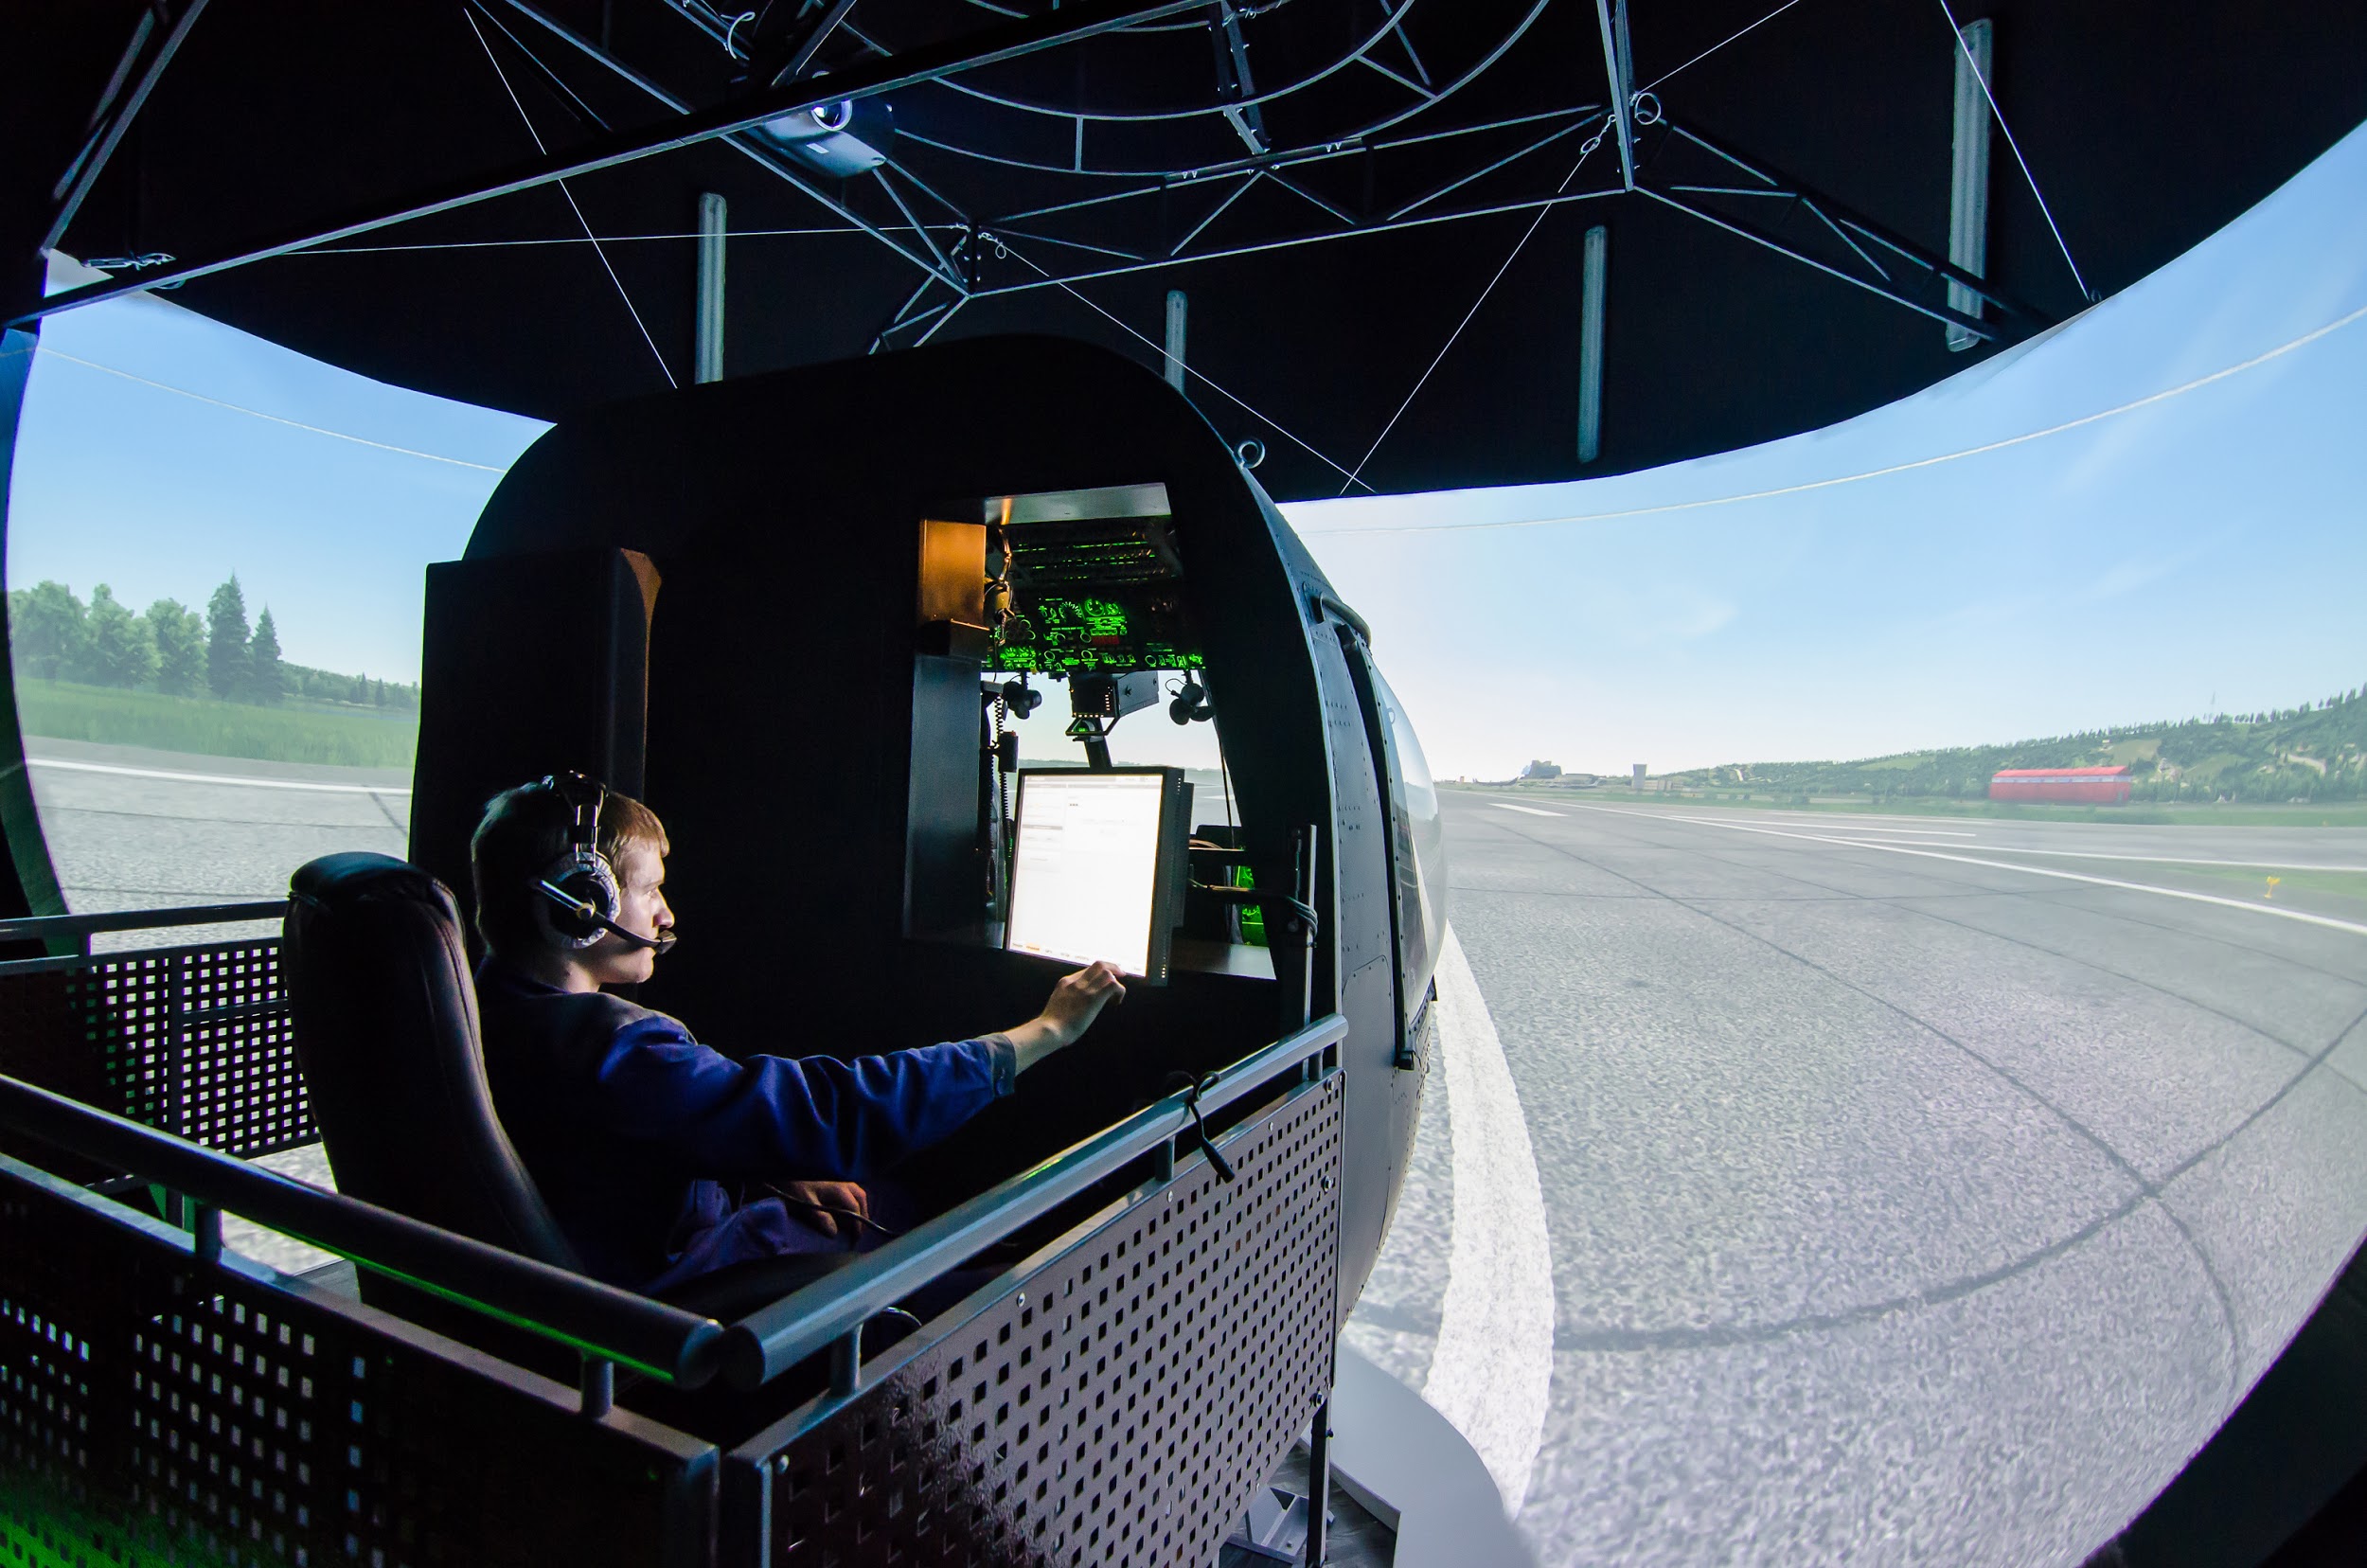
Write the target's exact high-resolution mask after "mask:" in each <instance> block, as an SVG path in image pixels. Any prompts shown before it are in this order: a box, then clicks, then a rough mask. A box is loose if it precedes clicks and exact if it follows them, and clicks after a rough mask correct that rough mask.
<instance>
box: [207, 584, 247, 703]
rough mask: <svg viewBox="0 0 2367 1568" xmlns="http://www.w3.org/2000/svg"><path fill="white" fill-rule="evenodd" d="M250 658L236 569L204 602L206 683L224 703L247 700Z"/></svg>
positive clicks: (244, 600)
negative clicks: (212, 595)
mask: <svg viewBox="0 0 2367 1568" xmlns="http://www.w3.org/2000/svg"><path fill="white" fill-rule="evenodd" d="M250 657H251V656H250V654H249V653H248V650H247V630H246V595H245V594H244V593H243V592H242V591H241V590H240V587H239V576H238V574H237V573H236V572H233V573H232V574H230V580H229V581H228V582H225V583H223V584H222V586H221V587H219V588H217V589H215V590H214V597H212V598H210V599H208V600H206V602H205V684H206V686H209V687H211V688H212V690H213V693H214V695H215V696H217V697H220V698H222V699H223V700H224V701H225V702H239V701H243V700H244V699H245V697H246V686H247V672H248V669H249V667H250Z"/></svg>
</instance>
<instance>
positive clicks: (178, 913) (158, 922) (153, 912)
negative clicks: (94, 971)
mask: <svg viewBox="0 0 2367 1568" xmlns="http://www.w3.org/2000/svg"><path fill="white" fill-rule="evenodd" d="M287 913H288V900H285V899H272V900H258V901H256V902H251V903H226V904H192V905H190V906H188V907H187V908H185V909H116V910H108V911H104V912H100V913H96V914H90V915H23V916H19V917H17V918H15V919H10V920H0V942H24V941H59V940H70V941H72V942H74V943H75V944H76V946H77V947H78V948H79V949H80V952H81V953H82V954H83V955H84V956H85V957H87V956H88V955H89V953H90V939H91V937H93V936H94V935H98V934H99V933H100V932H109V931H147V930H150V929H151V928H157V927H164V926H193V925H229V924H231V923H233V922H235V921H240V920H276V919H278V918H281V917H283V916H285V915H286V914H287ZM23 961H24V960H18V962H23ZM32 961H33V962H36V963H38V962H39V961H40V960H38V959H35V960H32Z"/></svg>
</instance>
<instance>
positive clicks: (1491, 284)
mask: <svg viewBox="0 0 2367 1568" xmlns="http://www.w3.org/2000/svg"><path fill="white" fill-rule="evenodd" d="M1602 145H1603V137H1602V134H1600V133H1597V134H1595V135H1594V136H1593V138H1592V139H1591V140H1589V141H1588V142H1587V144H1586V146H1585V147H1583V148H1581V149H1580V150H1579V151H1578V161H1577V162H1576V163H1574V164H1572V165H1571V166H1570V172H1569V173H1567V174H1565V175H1563V176H1562V177H1561V185H1560V187H1559V188H1557V190H1555V192H1554V194H1555V195H1556V196H1559V195H1560V194H1561V193H1562V192H1563V191H1565V190H1568V189H1569V188H1570V182H1571V181H1572V180H1575V179H1576V178H1577V177H1578V170H1579V169H1584V168H1585V167H1586V160H1587V159H1588V158H1590V157H1592V156H1593V152H1594V150H1595V149H1596V148H1598V147H1600V146H1602ZM1553 210H1554V209H1553V208H1552V207H1550V206H1541V207H1539V208H1538V209H1537V216H1536V217H1534V218H1532V219H1530V220H1529V226H1528V227H1527V229H1525V230H1524V231H1522V235H1521V238H1520V239H1519V240H1518V241H1514V243H1513V246H1512V254H1511V255H1509V256H1507V257H1505V258H1504V265H1503V266H1501V267H1498V268H1497V269H1496V276H1493V277H1491V278H1489V279H1488V280H1487V287H1486V288H1485V289H1482V290H1481V291H1480V294H1479V297H1478V298H1477V299H1474V300H1473V301H1471V308H1470V309H1469V310H1468V311H1466V312H1463V319H1462V320H1461V321H1458V322H1456V323H1455V324H1454V330H1453V331H1451V332H1450V333H1448V334H1447V341H1446V343H1445V344H1444V345H1442V346H1441V347H1440V348H1439V350H1438V352H1437V353H1436V354H1434V355H1433V356H1432V357H1431V362H1430V365H1428V367H1427V368H1425V369H1424V370H1423V371H1422V379H1421V380H1420V381H1417V382H1415V383H1414V390H1413V391H1411V392H1408V393H1407V394H1406V395H1405V401H1403V402H1401V403H1399V404H1397V412H1396V413H1395V414H1392V415H1390V416H1389V422H1388V423H1387V424H1385V425H1382V426H1381V427H1380V434H1379V435H1378V436H1376V437H1373V444H1372V445H1371V446H1369V447H1366V448H1365V449H1364V455H1363V456H1362V457H1361V458H1360V459H1358V461H1357V465H1356V468H1355V470H1354V472H1350V473H1349V474H1348V484H1347V485H1342V486H1341V487H1340V493H1341V494H1342V495H1345V494H1347V493H1348V485H1361V484H1364V481H1363V479H1362V477H1361V475H1362V474H1363V472H1364V465H1365V464H1366V463H1369V462H1371V461H1372V460H1373V454H1374V453H1376V452H1379V450H1380V443H1381V442H1383V441H1385V440H1387V439H1388V438H1389V433H1390V432H1391V431H1393V430H1395V429H1397V421H1398V420H1399V419H1404V418H1405V411H1406V410H1407V409H1409V408H1411V407H1413V406H1414V400H1415V399H1416V398H1418V397H1420V396H1421V395H1422V388H1423V387H1425V386H1427V385H1429V384H1430V378H1431V372H1432V371H1434V370H1436V369H1437V368H1438V365H1439V362H1440V361H1441V360H1444V359H1445V358H1446V357H1447V354H1448V351H1449V350H1450V349H1451V348H1453V347H1454V345H1455V340H1456V339H1457V338H1459V337H1461V336H1462V335H1463V329H1465V328H1466V327H1468V326H1469V325H1471V318H1472V317H1473V316H1475V315H1477V314H1479V312H1480V307H1481V306H1483V305H1485V304H1486V303H1487V296H1488V295H1489V294H1494V293H1495V292H1496V285H1497V284H1499V283H1501V282H1503V281H1504V274H1506V273H1508V272H1510V271H1511V270H1512V264H1513V263H1514V262H1515V261H1518V260H1519V259H1520V258H1521V252H1522V250H1524V249H1526V248H1527V246H1528V242H1529V241H1530V239H1531V238H1532V237H1533V236H1535V234H1536V233H1537V231H1538V228H1539V225H1541V224H1542V223H1544V222H1545V218H1546V215H1547V214H1548V213H1550V212H1552V211H1553ZM1364 488H1365V489H1366V490H1371V489H1372V488H1373V487H1372V486H1370V485H1364Z"/></svg>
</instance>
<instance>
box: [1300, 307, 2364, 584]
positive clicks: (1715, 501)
mask: <svg viewBox="0 0 2367 1568" xmlns="http://www.w3.org/2000/svg"><path fill="white" fill-rule="evenodd" d="M2360 320H2367V305H2362V306H2360V307H2359V308H2358V310H2356V311H2353V312H2351V313H2350V314H2348V315H2346V316H2340V317H2338V318H2337V319H2335V320H2333V321H2329V322H2327V323H2326V324H2325V325H2324V326H2323V327H2320V328H2317V329H2314V330H2310V331H2307V332H2304V333H2303V334H2302V335H2301V336H2300V337H2297V338H2295V339H2293V340H2292V341H2291V342H2290V343H2281V344H2279V345H2277V346H2276V347H2274V348H2270V349H2269V350H2267V351H2266V352H2264V353H2258V354H2254V355H2253V356H2252V357H2251V358H2250V359H2248V360H2243V361H2241V362H2239V363H2237V364H2234V365H2225V366H2223V367H2221V368H2219V369H2217V370H2214V371H2212V372H2211V373H2210V374H2209V375H2204V376H2197V377H2196V378H2195V379H2194V380H2193V381H2189V382H2180V383H2179V384H2178V385H2176V386H2171V387H2164V388H2163V389H2162V390H2161V391H2159V392H2151V393H2147V394H2146V395H2145V397H2142V398H2137V399H2134V400H2132V401H2128V402H2125V403H2118V404H2115V405H2114V406H2112V407H2110V408H2100V409H2097V410H2096V411H2095V412H2094V413H2092V414H2082V415H2081V416H2080V417H2079V418H2077V419H2065V420H2064V421H2063V422H2062V423H2061V424H2053V425H2048V426H2047V427H2046V428H2045V429H2043V430H2026V431H2024V432H2022V433H2021V434H2020V435H2019V436H2007V437H2003V438H2002V439H2001V440H1995V441H1984V442H1982V443H1981V444H1980V445H1979V446H1968V447H1964V448H1961V449H1959V450H1957V451H1955V452H1943V453H1939V454H1934V455H1932V456H1930V457H1917V458H1914V459H1913V460H1911V461H1909V462H1904V463H1892V464H1890V465H1888V466H1887V467H1884V468H1878V469H1867V470H1865V471H1863V472H1859V473H1843V474H1838V475H1835V476H1834V477H1832V478H1829V479H1808V480H1804V481H1802V482H1801V483H1799V484H1797V485H1777V486H1775V487H1773V488H1772V489H1770V490H1750V491H1747V492H1745V493H1743V494H1740V495H1711V496H1704V497H1702V498H1701V499H1700V500H1697V501H1668V502H1664V503H1662V504H1661V505H1659V506H1657V507H1628V508H1623V509H1621V510H1618V511H1603V512H1574V513H1572V514H1570V515H1568V516H1565V517H1520V518H1506V519H1504V520H1502V521H1499V522H1488V523H1397V524H1391V523H1377V524H1371V525H1367V526H1361V527H1360V526H1356V525H1354V524H1350V525H1348V526H1345V527H1341V528H1302V529H1300V530H1299V531H1300V532H1301V534H1302V535H1304V536H1305V537H1307V538H1308V539H1330V538H1333V537H1335V536H1338V535H1344V534H1415V533H1480V532H1492V531H1494V530H1497V529H1501V528H1550V527H1557V526H1560V525H1562V524H1565V523H1610V522H1616V521H1619V520H1622V519H1625V518H1630V517H1658V516H1662V515H1664V514H1666V513H1669V512H1682V511H1700V510H1702V509H1704V508H1710V507H1731V506H1734V505H1735V504H1737V503H1739V502H1744V501H1767V500H1771V499H1773V498H1775V497H1777V496H1784V495H1800V494H1804V493H1806V491H1809V490H1831V489H1833V488H1834V487H1836V486H1839V485H1854V484H1858V483H1860V481H1863V480H1867V479H1882V478H1887V477H1888V476H1890V475H1891V474H1894V473H1908V472H1913V471H1914V470H1916V469H1927V468H1936V467H1938V466H1939V465H1940V464H1942V463H1953V462H1957V461H1959V460H1961V459H1963V458H1967V457H1979V456H1982V455H1983V454H1987V453H1991V452H2002V451H2004V450H2005V449H2006V448H2008V447H2018V446H2022V445H2025V444H2027V443H2028V442H2031V441H2039V440H2044V439H2045V438H2046V437H2050V436H2060V435H2062V434H2063V433H2064V432H2066V431H2072V430H2077V429H2079V428H2081V427H2082V426H2084V425H2091V424H2095V423H2097V422H2099V421H2100V420H2104V419H2117V418H2119V417H2120V416H2121V415H2123V414H2133V413H2135V412H2137V410H2139V409H2141V408H2150V407H2152V406H2153V405H2154V404H2155V403H2159V402H2167V401H2169V400H2170V399H2172V398H2178V397H2183V396H2184V395H2185V394H2187V393H2189V392H2194V391H2198V390H2199V389H2200V388H2202V387H2206V386H2209V385H2211V384H2212V383H2214V382H2222V381H2225V380H2227V379H2228V378H2229V377H2230V376H2239V375H2242V374H2243V373H2244V372H2245V371H2247V370H2251V369H2256V368H2258V367H2259V366H2261V365H2266V364H2268V363H2269V361H2271V360H2275V359H2282V358H2284V357H2285V356H2286V355H2287V354H2289V353H2292V352H2293V351H2294V350H2296V349H2299V348H2305V347H2308V346H2309V345H2311V344H2313V343H2315V342H2317V341H2318V340H2319V339H2320V338H2323V337H2327V336H2330V335H2332V334H2333V333H2336V332H2339V331H2340V330H2342V329H2343V328H2345V327H2348V326H2350V325H2352V324H2353V323H2355V322H2358V321H2360Z"/></svg>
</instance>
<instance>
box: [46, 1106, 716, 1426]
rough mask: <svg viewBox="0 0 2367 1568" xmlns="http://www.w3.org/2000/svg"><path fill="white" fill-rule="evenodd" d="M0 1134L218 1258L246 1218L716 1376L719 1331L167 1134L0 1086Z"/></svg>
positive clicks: (690, 1376) (622, 1359) (628, 1351)
mask: <svg viewBox="0 0 2367 1568" xmlns="http://www.w3.org/2000/svg"><path fill="white" fill-rule="evenodd" d="M0 1128H6V1129H7V1130H8V1131H12V1132H18V1133H22V1134H24V1135H26V1136H28V1137H31V1138H34V1139H37V1140H39V1141H40V1142H42V1143H44V1144H47V1145H49V1146H51V1147H52V1148H55V1149H62V1150H64V1151H65V1152H67V1153H70V1154H79V1155H81V1156H82V1157H84V1158H86V1159H94V1160H98V1161H102V1162H105V1163H106V1164H108V1165H110V1166H111V1167H115V1168H117V1169H122V1170H126V1171H129V1172H131V1173H132V1174H133V1175H134V1176H137V1177H139V1178H141V1179H143V1180H145V1181H151V1182H155V1183H158V1184H159V1185H164V1186H166V1187H169V1188H170V1189H171V1190H173V1191H175V1192H178V1193H181V1194H182V1195H184V1196H185V1197H187V1198H188V1199H191V1200H193V1201H194V1202H195V1203H197V1204H198V1212H197V1238H196V1243H195V1245H196V1249H197V1252H198V1255H199V1256H201V1257H210V1256H218V1255H219V1254H220V1252H221V1249H222V1228H221V1227H222V1213H223V1212H225V1211H227V1212H229V1213H232V1214H238V1215H242V1216H244V1217H245V1218H247V1219H249V1220H253V1221H257V1222H258V1223H259V1224H263V1225H267V1226H269V1227H270V1228H272V1229H273V1230H276V1231H282V1232H285V1233H286V1234H287V1235H290V1236H293V1237H294V1238H296V1239H298V1240H300V1241H304V1242H307V1243H309V1244H311V1245H312V1246H315V1247H318V1248H320V1249H321V1250H322V1251H324V1252H329V1253H335V1254H337V1255H338V1256H342V1257H347V1258H351V1259H352V1260H353V1262H354V1263H355V1265H356V1266H358V1267H361V1268H365V1269H369V1270H371V1271H373V1272H375V1273H377V1274H383V1275H385V1276H386V1277H388V1278H390V1279H396V1280H400V1282H402V1283H403V1284H405V1285H409V1286H411V1287H412V1288H414V1289H416V1290H420V1291H425V1292H429V1293H431V1294H434V1295H436V1296H440V1297H442V1298H444V1299H446V1300H448V1301H451V1302H454V1303H455V1304H456V1305H458V1306H461V1307H465V1308H467V1309H469V1310H472V1311H476V1312H480V1313H483V1314H485V1315H486V1316H488V1317H492V1318H496V1319H499V1320H501V1321H504V1322H507V1323H509V1324H511V1325H513V1326H514V1327H520V1328H524V1329H525V1330H527V1331H528V1332H530V1333H534V1334H537V1335H539V1336H541V1337H543V1338H544V1339H549V1340H554V1341H557V1342H559V1343H561V1344H562V1345H567V1346H569V1347H570V1348H572V1349H574V1350H576V1351H578V1353H580V1354H581V1355H583V1356H584V1357H585V1358H586V1359H587V1360H588V1361H592V1362H613V1363H617V1364H619V1365H624V1366H630V1367H632V1368H633V1369H634V1370H636V1371H639V1372H644V1373H647V1374H649V1375H650V1376H651V1377H655V1378H660V1379H663V1380H665V1381H668V1382H673V1383H678V1384H681V1385H682V1386H684V1387H686V1388H695V1387H698V1386H699V1385H700V1384H702V1383H704V1382H706V1381H708V1380H709V1379H710V1378H712V1377H713V1376H714V1374H715V1370H716V1365H717V1360H716V1356H717V1351H718V1350H719V1348H720V1346H721V1339H722V1335H723V1329H722V1326H721V1325H720V1324H718V1323H717V1322H716V1321H715V1320H714V1319H712V1318H705V1317H701V1316H699V1315H698V1314H696V1313H693V1312H686V1311H684V1310H682V1309H680V1308H678V1307H668V1306H667V1305H666V1304H665V1303H664V1302H661V1301H656V1300H652V1299H651V1298H650V1297H648V1296H644V1295H636V1294H634V1293H633V1292H631V1291H623V1290H619V1289H617V1288H616V1287H615V1286H613V1285H604V1284H602V1283H600V1282H599V1281H598V1280H596V1279H591V1278H588V1277H586V1276H584V1275H582V1274H572V1273H570V1272H568V1271H567V1270H565V1269H560V1268H554V1267H552V1266H551V1265H550V1264H547V1263H541V1262H537V1261H536V1260H534V1259H533V1258H529V1257H521V1256H518V1255H517V1254H515V1253H511V1252H505V1251H504V1250H502V1249H501V1248H499V1247H494V1246H489V1245H488V1244H487V1243H485V1242H482V1241H474V1240H471V1239H470V1238H467V1237H465V1236H456V1235H454V1234H453V1233H452V1232H450V1231H447V1230H442V1229H439V1228H437V1227H436V1226H434V1225H431V1224H427V1223H425V1222H424V1221H418V1220H413V1219H410V1218H407V1217H406V1216H403V1215H400V1214H396V1213H393V1212H391V1211H390V1210H387V1209H382V1208H378V1207H375V1206H373V1205H372V1204H369V1203H363V1202H362V1201H361V1200H359V1199H356V1198H347V1197H344V1196H341V1195H339V1194H337V1193H332V1192H323V1191H322V1190H320V1189H319V1188H317V1187H314V1186H310V1185H306V1184H305V1183H302V1182H298V1181H295V1180H294V1179H292V1178H290V1177H286V1176H282V1175H279V1174H278V1173H276V1172H275V1171H272V1170H267V1169H265V1168H263V1167H260V1166H255V1165H249V1164H248V1163H247V1162H245V1161H244V1160H240V1159H236V1158H233V1157H232V1156H230V1155H227V1154H221V1153H217V1152H215V1151H214V1150H213V1149H206V1148H204V1147H202V1146H200V1145H198V1144H193V1143H190V1142H188V1141H187V1139H184V1138H176V1137H174V1136H173V1135H172V1134H170V1133H169V1132H159V1131H156V1130H155V1129H154V1128H151V1127H143V1126H141V1125H140V1124H139V1123H138V1122H135V1121H130V1120H127V1119H126V1118H124V1117H122V1116H116V1115H111V1114H108V1113H107V1112H104V1111H97V1110H93V1109H92V1108H91V1107H89V1106H87V1105H84V1104H82V1103H81V1102H80V1101H79V1100H74V1099H69V1098H67V1097H66V1096H63V1095H58V1094H53V1093H51V1092H50V1091H48V1090H46V1089H41V1088H36V1087H35V1086H34V1085H32V1084H29V1083H24V1082H20V1081H19V1080H17V1079H15V1078H7V1077H0Z"/></svg>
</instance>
